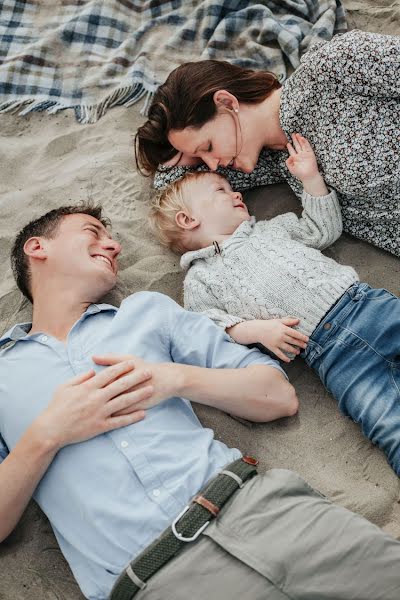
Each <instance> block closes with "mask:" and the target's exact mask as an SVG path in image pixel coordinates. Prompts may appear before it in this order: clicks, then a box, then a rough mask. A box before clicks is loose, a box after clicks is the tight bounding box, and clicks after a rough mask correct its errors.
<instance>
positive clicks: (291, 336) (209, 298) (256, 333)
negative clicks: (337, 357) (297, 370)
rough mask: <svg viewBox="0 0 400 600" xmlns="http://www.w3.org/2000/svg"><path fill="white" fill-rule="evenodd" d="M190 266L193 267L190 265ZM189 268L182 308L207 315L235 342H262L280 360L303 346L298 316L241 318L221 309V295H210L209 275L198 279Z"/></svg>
mask: <svg viewBox="0 0 400 600" xmlns="http://www.w3.org/2000/svg"><path fill="white" fill-rule="evenodd" d="M192 269H193V267H192ZM192 269H189V271H188V272H187V275H186V277H185V282H184V307H185V308H186V310H191V311H193V312H198V313H202V314H204V315H206V316H207V317H209V318H210V319H211V320H212V321H214V323H216V325H219V326H220V327H222V328H223V329H225V331H226V332H227V333H228V334H229V335H230V337H231V338H232V339H233V340H234V341H235V342H237V343H238V344H243V345H245V346H248V345H249V344H257V343H259V344H262V345H263V346H265V347H266V348H268V350H271V352H273V353H274V354H275V355H276V356H277V357H278V358H280V359H281V360H283V361H284V362H290V358H289V357H288V356H286V354H284V352H289V353H292V354H294V355H296V354H299V348H305V347H306V345H307V342H308V337H307V336H306V335H303V334H302V333H300V332H299V331H296V329H293V327H294V326H295V325H297V324H298V323H299V319H294V318H292V317H285V318H283V319H268V320H265V321H264V320H258V319H253V320H245V319H243V318H242V317H238V316H235V315H230V314H229V313H228V312H227V311H226V310H225V304H224V302H223V298H217V296H216V295H214V294H213V280H212V278H211V275H210V274H209V279H208V280H207V282H204V281H202V279H201V277H200V276H199V273H196V272H195V271H194V270H192Z"/></svg>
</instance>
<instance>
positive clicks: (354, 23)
mask: <svg viewBox="0 0 400 600" xmlns="http://www.w3.org/2000/svg"><path fill="white" fill-rule="evenodd" d="M345 6H346V8H347V9H348V20H349V25H350V27H351V28H354V27H357V28H359V29H364V30H369V31H379V32H382V33H392V34H400V5H399V3H398V2H393V0H380V1H378V2H375V1H374V0H364V1H350V0H347V1H346V2H345ZM140 108H141V107H140V105H136V106H134V107H131V108H129V109H126V108H116V109H113V110H111V111H109V112H108V113H107V114H106V116H105V117H104V118H102V119H101V120H100V121H99V122H98V123H96V124H95V125H87V126H83V125H79V124H78V123H77V122H76V121H75V119H74V116H73V115H72V113H71V112H65V113H60V114H59V115H56V116H48V115H45V114H33V115H31V116H29V117H27V118H23V117H16V116H12V115H2V116H1V117H0V118H1V127H0V140H1V145H0V148H1V150H0V152H1V157H0V164H1V172H2V177H1V182H0V191H1V195H0V253H1V257H2V261H1V264H0V273H1V277H0V331H4V330H6V329H7V328H8V327H9V326H10V325H12V324H13V323H14V322H15V321H21V320H28V319H29V316H30V307H29V306H28V304H27V303H26V302H24V301H23V300H22V298H21V295H20V294H19V293H18V292H17V291H16V289H15V285H14V283H13V279H12V275H11V270H10V268H9V265H8V259H7V257H8V254H9V250H10V244H11V241H12V239H13V237H14V235H15V234H16V232H17V231H18V230H19V228H20V227H21V226H22V225H24V224H25V223H26V222H27V221H28V220H30V219H31V218H33V217H36V216H39V215H41V214H42V213H43V212H45V211H46V210H50V209H51V208H53V207H55V206H60V205H62V204H66V203H76V202H77V201H80V200H87V199H95V200H98V201H99V202H101V203H102V204H103V206H104V208H105V210H106V212H107V214H108V215H109V216H110V218H111V219H112V221H113V231H114V234H115V235H116V236H117V238H118V239H119V240H120V241H121V243H122V245H123V248H124V251H123V254H122V257H121V285H120V287H119V289H118V290H117V291H116V292H114V293H113V294H112V295H111V296H110V297H109V298H108V300H109V301H112V302H118V301H119V300H120V299H121V298H122V297H123V296H125V295H127V294H129V293H132V292H135V291H138V290H141V289H147V290H157V291H162V292H164V293H166V294H169V295H170V296H171V297H173V298H174V299H176V300H178V301H181V291H180V290H181V283H182V275H181V273H180V269H179V262H178V259H177V257H175V256H174V255H172V254H170V253H168V252H165V251H164V250H162V249H161V248H160V246H159V245H158V244H157V242H156V241H154V240H153V239H152V237H151V235H150V232H149V231H148V229H147V225H146V210H147V203H148V198H149V194H150V185H149V181H148V180H145V179H143V178H142V177H140V176H139V175H138V174H137V173H136V172H135V170H134V165H133V153H132V139H133V134H134V132H135V129H136V127H137V126H138V124H139V123H141V121H142V120H143V117H142V116H141V115H140V113H139V110H140ZM248 201H249V206H250V208H251V209H252V210H253V212H254V213H255V214H256V216H257V217H259V218H263V217H267V216H271V215H274V214H277V213H279V212H284V211H286V210H293V209H298V201H297V199H296V198H295V197H294V196H293V194H292V193H291V191H290V189H289V188H288V187H287V186H286V185H278V186H269V187H268V188H265V189H259V190H256V191H253V192H251V193H249V194H248ZM328 254H329V255H330V256H332V257H334V258H335V259H337V260H339V261H341V262H343V263H348V264H352V265H353V266H354V267H355V268H356V269H357V270H358V271H359V273H360V276H361V279H362V280H365V281H368V282H369V283H371V284H372V285H375V286H379V287H386V288H387V289H389V290H390V291H392V292H394V293H396V294H400V284H399V282H400V261H399V260H398V259H396V258H395V257H393V256H391V255H389V254H386V253H385V252H383V251H380V250H377V249H376V248H373V247H372V246H368V245H367V244H364V243H362V242H359V241H357V240H355V239H353V238H350V237H348V236H343V237H342V238H341V239H340V240H339V241H338V242H337V243H336V244H335V245H334V246H333V247H332V248H330V249H329V251H328ZM288 372H289V375H290V378H291V381H292V382H293V383H294V385H295V386H296V388H297V390H298V395H299V398H300V402H301V408H300V411H299V414H298V415H297V416H296V417H293V418H290V419H282V420H280V421H278V422H275V423H271V424H262V425H250V424H249V425H244V424H242V423H239V422H237V421H235V420H233V419H232V418H231V417H230V416H228V415H224V414H222V413H220V412H218V411H217V410H214V409H211V408H205V407H200V408H196V410H197V412H198V414H199V416H200V418H201V420H202V422H203V423H204V424H205V425H206V426H210V427H212V428H214V429H215V431H216V436H217V438H218V439H221V440H223V441H224V442H226V443H227V444H229V445H233V446H237V447H239V448H241V449H242V450H243V451H246V452H248V453H251V454H254V455H256V456H258V457H259V458H260V462H261V468H262V469H263V470H264V469H267V468H270V467H284V468H289V469H293V470H295V471H297V472H299V473H300V474H301V475H302V476H304V477H305V478H306V479H307V480H308V481H309V482H310V483H311V484H312V485H314V486H315V487H317V488H318V489H320V490H321V491H322V492H323V493H324V494H326V495H327V496H329V497H330V498H331V499H332V500H334V501H336V502H338V503H340V504H342V505H343V506H346V507H348V508H350V509H352V510H355V511H356V512H358V513H360V514H362V515H364V516H365V517H367V518H368V519H370V520H371V521H372V522H374V523H376V524H377V525H379V526H381V527H383V528H384V529H385V530H386V531H388V532H390V533H391V534H392V535H394V536H396V537H400V504H399V502H400V500H399V497H400V496H399V491H400V486H399V480H398V478H397V477H396V476H395V475H394V473H393V472H392V470H391V469H390V467H389V466H388V465H387V463H386V459H385V457H384V455H383V454H382V452H381V451H380V450H378V449H377V448H375V447H373V446H372V445H371V444H370V443H369V442H368V441H367V440H366V439H365V438H364V437H363V436H362V434H361V433H360V431H359V428H358V426H357V425H356V424H355V423H353V422H352V421H350V420H349V419H347V418H345V417H343V416H341V415H340V414H339V412H338V410H337V407H336V404H335V402H334V400H333V399H332V398H331V397H330V395H329V394H328V393H327V392H326V391H325V390H324V388H323V386H322V384H321V383H320V382H319V380H318V379H317V377H316V376H315V375H314V374H313V373H312V372H311V371H310V370H309V369H307V367H305V365H304V364H303V363H302V362H301V361H299V362H296V363H295V364H292V365H290V367H289V368H288ZM33 401H34V399H33ZM0 568H1V574H2V575H1V579H0V599H1V600H24V599H25V598H28V597H29V598H38V599H43V600H54V599H57V600H78V599H79V598H82V596H81V594H80V592H79V590H78V587H77V585H76V583H75V582H74V580H73V577H72V575H71V573H70V571H69V568H68V566H67V564H66V563H65V561H64V559H63V557H62V555H61V553H60V551H59V550H58V546H57V543H56V541H55V538H54V536H53V534H52V531H51V527H50V525H49V524H48V522H47V520H46V519H45V517H44V516H43V515H42V513H41V512H40V510H39V509H38V508H37V507H36V506H35V505H34V504H33V503H31V504H30V506H29V508H28V510H27V512H26V514H25V515H24V518H23V519H22V521H21V523H20V525H19V526H18V527H17V529H16V530H15V532H14V533H13V534H12V535H11V536H10V538H9V539H8V540H7V541H6V542H4V543H3V544H2V545H1V547H0Z"/></svg>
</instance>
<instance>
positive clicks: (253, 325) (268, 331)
mask: <svg viewBox="0 0 400 600" xmlns="http://www.w3.org/2000/svg"><path fill="white" fill-rule="evenodd" d="M299 322H300V319H295V318H293V317H284V318H283V319H268V320H265V321H264V320H259V319H255V320H254V321H243V322H242V323H238V324H237V325H234V326H233V327H230V328H229V329H227V333H229V335H230V336H231V337H232V338H233V339H234V340H235V341H236V342H238V343H239V344H245V345H249V344H255V343H260V344H262V345H263V346H265V347H266V348H268V350H271V352H273V353H274V354H275V355H276V356H277V357H278V358H279V359H280V360H283V361H284V362H290V358H289V357H288V356H286V354H284V352H291V353H292V354H296V355H297V354H300V348H302V349H304V348H306V347H307V342H308V337H307V336H306V335H304V334H303V333H300V331H297V330H296V329H293V327H294V326H295V325H298V324H299Z"/></svg>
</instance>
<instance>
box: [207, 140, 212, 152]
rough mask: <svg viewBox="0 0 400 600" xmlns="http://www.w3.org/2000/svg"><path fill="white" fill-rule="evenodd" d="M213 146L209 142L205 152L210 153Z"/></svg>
mask: <svg viewBox="0 0 400 600" xmlns="http://www.w3.org/2000/svg"><path fill="white" fill-rule="evenodd" d="M212 149H213V146H212V143H211V142H210V143H209V144H208V146H207V152H212Z"/></svg>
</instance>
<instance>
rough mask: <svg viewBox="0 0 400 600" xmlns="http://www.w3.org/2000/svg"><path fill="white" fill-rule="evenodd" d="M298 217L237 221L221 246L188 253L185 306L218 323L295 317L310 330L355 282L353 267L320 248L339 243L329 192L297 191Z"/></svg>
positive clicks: (338, 218) (304, 329) (183, 264)
mask: <svg viewBox="0 0 400 600" xmlns="http://www.w3.org/2000/svg"><path fill="white" fill-rule="evenodd" d="M302 205H303V209H304V210H303V214H302V216H301V218H298V217H297V216H296V215H295V214H294V213H286V214H283V215H279V216H277V217H275V218H274V219H271V220H270V221H259V222H258V223H257V222H256V221H255V219H254V217H252V219H251V220H250V221H245V222H244V223H242V224H241V225H240V226H239V227H238V228H237V229H236V231H235V232H234V233H233V234H232V236H231V237H230V238H229V239H227V240H226V241H225V242H223V243H222V244H221V245H220V249H221V254H217V253H216V251H215V249H214V246H209V247H207V248H202V249H201V250H195V251H191V252H186V253H185V254H184V255H183V256H182V258H181V267H182V268H183V269H184V270H188V271H187V274H186V277H185V283H184V304H185V308H187V309H188V310H192V311H196V312H201V313H204V314H206V315H208V316H209V317H210V318H211V319H212V320H213V321H215V322H216V323H217V324H218V325H220V326H221V327H224V328H226V327H231V326H232V325H235V324H236V323H240V322H241V321H248V320H252V319H274V318H281V317H286V316H291V317H297V318H299V319H300V324H299V326H298V327H296V329H298V330H299V331H301V332H302V333H304V334H306V335H308V336H309V335H311V334H312V332H313V331H314V329H315V328H316V326H317V325H318V323H319V322H320V321H321V319H322V318H323V317H324V315H325V314H326V313H327V312H328V311H329V309H330V308H331V307H332V306H333V305H334V304H335V302H336V301H337V300H338V299H339V298H340V296H342V295H343V294H344V292H345V291H346V290H347V288H349V287H350V286H351V285H352V284H353V283H354V282H356V281H358V276H357V273H356V272H355V271H354V269H353V268H352V267H346V266H343V265H340V264H338V263H337V262H336V261H334V260H333V259H332V258H328V257H326V256H324V255H323V254H322V253H321V252H320V250H323V249H324V248H327V247H328V246H329V245H330V244H332V243H333V242H334V241H335V240H337V239H338V238H339V236H340V234H341V232H342V218H341V213H340V207H339V203H338V200H337V197H336V194H335V192H334V191H332V192H331V193H330V194H329V195H327V196H322V197H318V198H316V197H312V196H310V195H309V194H306V193H305V192H303V195H302Z"/></svg>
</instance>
